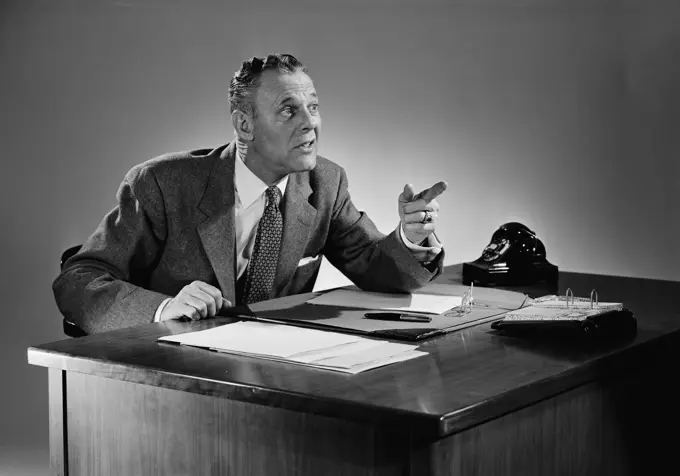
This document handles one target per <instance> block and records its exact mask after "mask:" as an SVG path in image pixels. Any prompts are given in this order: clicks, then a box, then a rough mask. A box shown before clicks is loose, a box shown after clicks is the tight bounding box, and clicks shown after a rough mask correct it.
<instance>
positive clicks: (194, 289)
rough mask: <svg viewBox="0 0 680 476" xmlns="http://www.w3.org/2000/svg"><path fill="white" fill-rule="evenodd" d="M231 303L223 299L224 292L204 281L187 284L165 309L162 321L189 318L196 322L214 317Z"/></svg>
mask: <svg viewBox="0 0 680 476" xmlns="http://www.w3.org/2000/svg"><path fill="white" fill-rule="evenodd" d="M229 306H231V303H230V302H229V301H228V300H226V299H224V298H223V297H222V292H221V291H220V290H219V289H217V288H216V287H215V286H211V285H210V284H208V283H204V282H203V281H194V282H193V283H191V284H187V285H186V286H184V287H183V288H182V290H181V291H180V292H179V294H177V296H175V297H174V298H172V299H171V300H170V301H169V302H168V303H167V304H166V305H165V307H164V308H163V311H162V312H161V316H160V320H161V321H167V320H168V319H176V318H178V317H188V318H189V319H192V320H194V321H198V320H201V319H206V318H208V317H214V316H215V314H217V313H218V312H219V310H220V309H222V307H229Z"/></svg>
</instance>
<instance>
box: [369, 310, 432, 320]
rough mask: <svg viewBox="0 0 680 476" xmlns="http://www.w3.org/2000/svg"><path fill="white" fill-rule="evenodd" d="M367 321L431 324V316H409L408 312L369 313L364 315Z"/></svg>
mask: <svg viewBox="0 0 680 476" xmlns="http://www.w3.org/2000/svg"><path fill="white" fill-rule="evenodd" d="M364 317H366V318H367V319H378V320H381V321H404V322H431V321H432V318H431V317H430V316H423V315H420V314H409V313H407V312H367V313H366V314H364Z"/></svg>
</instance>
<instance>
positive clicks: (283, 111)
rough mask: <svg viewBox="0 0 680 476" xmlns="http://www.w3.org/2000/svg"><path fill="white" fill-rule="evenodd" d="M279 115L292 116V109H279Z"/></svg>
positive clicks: (287, 107) (288, 107)
mask: <svg viewBox="0 0 680 476" xmlns="http://www.w3.org/2000/svg"><path fill="white" fill-rule="evenodd" d="M281 114H284V115H286V116H289V115H290V114H293V108H292V107H290V106H286V107H284V108H283V109H281Z"/></svg>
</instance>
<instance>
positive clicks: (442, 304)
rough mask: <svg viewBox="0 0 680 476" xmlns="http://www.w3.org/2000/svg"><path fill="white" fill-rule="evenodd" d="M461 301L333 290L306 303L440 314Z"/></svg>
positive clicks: (432, 296)
mask: <svg viewBox="0 0 680 476" xmlns="http://www.w3.org/2000/svg"><path fill="white" fill-rule="evenodd" d="M462 301H463V298H462V296H447V295H441V294H424V293H412V294H391V293H374V292H367V291H359V290H354V289H334V290H332V291H329V292H327V293H324V294H321V295H319V296H316V297H314V298H312V299H310V300H309V301H307V302H308V303H309V304H318V305H325V306H340V307H358V308H362V309H385V310H390V311H411V312H424V313H429V314H442V313H444V312H446V311H448V310H449V309H451V308H454V307H456V306H460V304H461V302H462Z"/></svg>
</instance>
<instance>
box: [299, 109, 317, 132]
mask: <svg viewBox="0 0 680 476" xmlns="http://www.w3.org/2000/svg"><path fill="white" fill-rule="evenodd" d="M301 117H302V128H303V129H304V130H306V131H307V130H310V129H315V128H316V127H317V126H318V125H319V122H320V121H321V118H320V117H319V113H318V112H317V113H316V114H312V113H311V112H309V110H308V109H304V110H303V112H302V116H301Z"/></svg>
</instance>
